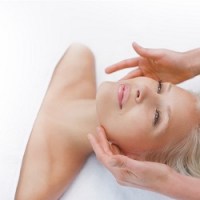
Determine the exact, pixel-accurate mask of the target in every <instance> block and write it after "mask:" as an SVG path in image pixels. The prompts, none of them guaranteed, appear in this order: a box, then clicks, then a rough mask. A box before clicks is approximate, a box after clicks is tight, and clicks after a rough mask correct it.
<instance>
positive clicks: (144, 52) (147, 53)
mask: <svg viewBox="0 0 200 200" xmlns="http://www.w3.org/2000/svg"><path fill="white" fill-rule="evenodd" d="M132 47H133V49H134V50H135V51H136V53H137V54H139V55H140V56H142V57H145V58H152V59H155V58H158V57H160V56H161V52H160V50H158V49H149V48H144V47H142V46H140V45H139V44H137V43H136V42H133V43H132Z"/></svg>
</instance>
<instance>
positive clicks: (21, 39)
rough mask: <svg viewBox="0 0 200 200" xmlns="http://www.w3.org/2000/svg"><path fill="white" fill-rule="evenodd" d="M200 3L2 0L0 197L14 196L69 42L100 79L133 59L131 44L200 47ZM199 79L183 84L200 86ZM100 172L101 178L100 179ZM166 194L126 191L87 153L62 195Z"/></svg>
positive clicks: (180, 48) (155, 196)
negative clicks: (89, 53)
mask: <svg viewBox="0 0 200 200" xmlns="http://www.w3.org/2000/svg"><path fill="white" fill-rule="evenodd" d="M199 6H200V2H198V1H196V0H188V1H186V0H185V1H184V0H182V1H173V0H168V1H165V2H164V1H162V2H160V1H159V0H154V1H147V0H146V1H145V0H140V1H137V0H133V1H121V2H116V1H113V2H112V1H109V2H108V1H104V2H100V1H90V2H86V1H72V2H70V1H67V2H32V3H29V2H20V3H18V2H12V3H5V2H4V3H3V2H1V3H0V92H1V98H0V163H1V164H0V199H4V200H12V199H14V193H15V189H16V185H17V181H18V177H19V171H20V166H21V161H22V157H23V153H24V150H25V146H26V143H27V140H28V138H29V134H30V131H31V128H32V125H33V122H34V120H35V117H36V114H37V112H38V109H39V107H40V104H41V102H42V99H43V96H44V94H45V92H46V89H47V86H48V83H49V80H50V78H51V74H52V71H53V69H54V67H55V65H56V63H57V62H58V60H59V59H60V57H61V56H62V54H63V52H64V51H65V49H66V48H67V47H68V45H69V44H70V43H71V42H73V41H76V42H82V43H85V44H87V45H88V46H90V47H91V48H92V50H93V51H94V54H95V55H96V59H97V81H98V84H99V83H100V82H101V81H103V80H117V79H119V78H120V77H121V76H122V75H123V74H125V73H126V72H119V73H116V74H114V75H112V76H106V75H105V74H104V68H105V66H107V65H109V64H111V63H113V62H116V61H118V60H121V59H124V58H127V57H131V56H134V55H135V53H134V52H133V51H132V49H131V42H132V41H137V42H139V43H140V44H142V45H144V46H146V47H164V48H170V49H174V50H178V51H184V50H187V49H192V48H195V47H198V46H199V44H200V37H199V35H200V27H199V20H198V19H199V18H200V12H199ZM199 83H200V81H199V78H195V79H194V80H192V81H190V82H186V83H184V84H182V86H184V87H186V88H194V89H195V90H197V89H198V87H199ZM102 177H103V178H102ZM76 199H77V200H78V199H87V200H90V199H92V200H93V199H95V200H98V199H99V200H100V199H109V200H112V199H113V200H114V199H115V200H118V199H119V200H122V199H127V200H128V199H131V200H132V199H141V200H142V199H143V200H145V199H148V200H149V199H154V200H156V199H159V200H160V199H167V197H164V196H160V195H159V194H155V193H152V192H147V191H142V190H137V189H133V188H125V187H121V186H119V185H117V184H116V181H115V180H114V178H113V177H112V176H111V175H110V173H109V172H108V171H107V170H105V169H104V168H103V167H102V166H101V165H100V164H99V163H98V162H97V161H96V159H95V157H94V156H92V157H90V159H89V160H88V162H87V163H86V165H85V166H84V168H83V170H82V171H81V173H80V174H79V175H78V177H77V179H76V180H75V181H74V183H73V185H72V186H71V188H70V189H69V191H68V192H67V193H66V194H65V195H64V196H63V198H62V200H76Z"/></svg>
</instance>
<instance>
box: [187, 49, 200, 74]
mask: <svg viewBox="0 0 200 200" xmlns="http://www.w3.org/2000/svg"><path fill="white" fill-rule="evenodd" d="M184 59H185V62H186V63H187V66H188V69H189V70H191V71H192V74H193V76H197V75H199V74H200V48H197V49H193V50H190V51H187V52H185V53H184Z"/></svg>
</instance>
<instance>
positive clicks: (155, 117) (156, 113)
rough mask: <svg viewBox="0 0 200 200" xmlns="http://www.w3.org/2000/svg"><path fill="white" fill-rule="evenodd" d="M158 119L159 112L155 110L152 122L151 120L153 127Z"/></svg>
mask: <svg viewBox="0 0 200 200" xmlns="http://www.w3.org/2000/svg"><path fill="white" fill-rule="evenodd" d="M159 119H160V111H159V110H157V109H156V111H155V115H154V120H153V125H154V126H156V124H157V123H158V121H159Z"/></svg>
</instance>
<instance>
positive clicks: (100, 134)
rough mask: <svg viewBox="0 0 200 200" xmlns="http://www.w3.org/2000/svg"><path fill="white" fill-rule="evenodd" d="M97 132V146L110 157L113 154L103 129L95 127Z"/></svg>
mask: <svg viewBox="0 0 200 200" xmlns="http://www.w3.org/2000/svg"><path fill="white" fill-rule="evenodd" d="M97 132H98V137H99V145H100V146H101V147H102V148H103V149H104V151H105V152H106V153H107V154H108V155H112V154H113V153H112V151H111V149H110V145H109V142H108V139H107V137H106V134H105V131H104V129H103V128H102V127H97Z"/></svg>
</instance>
